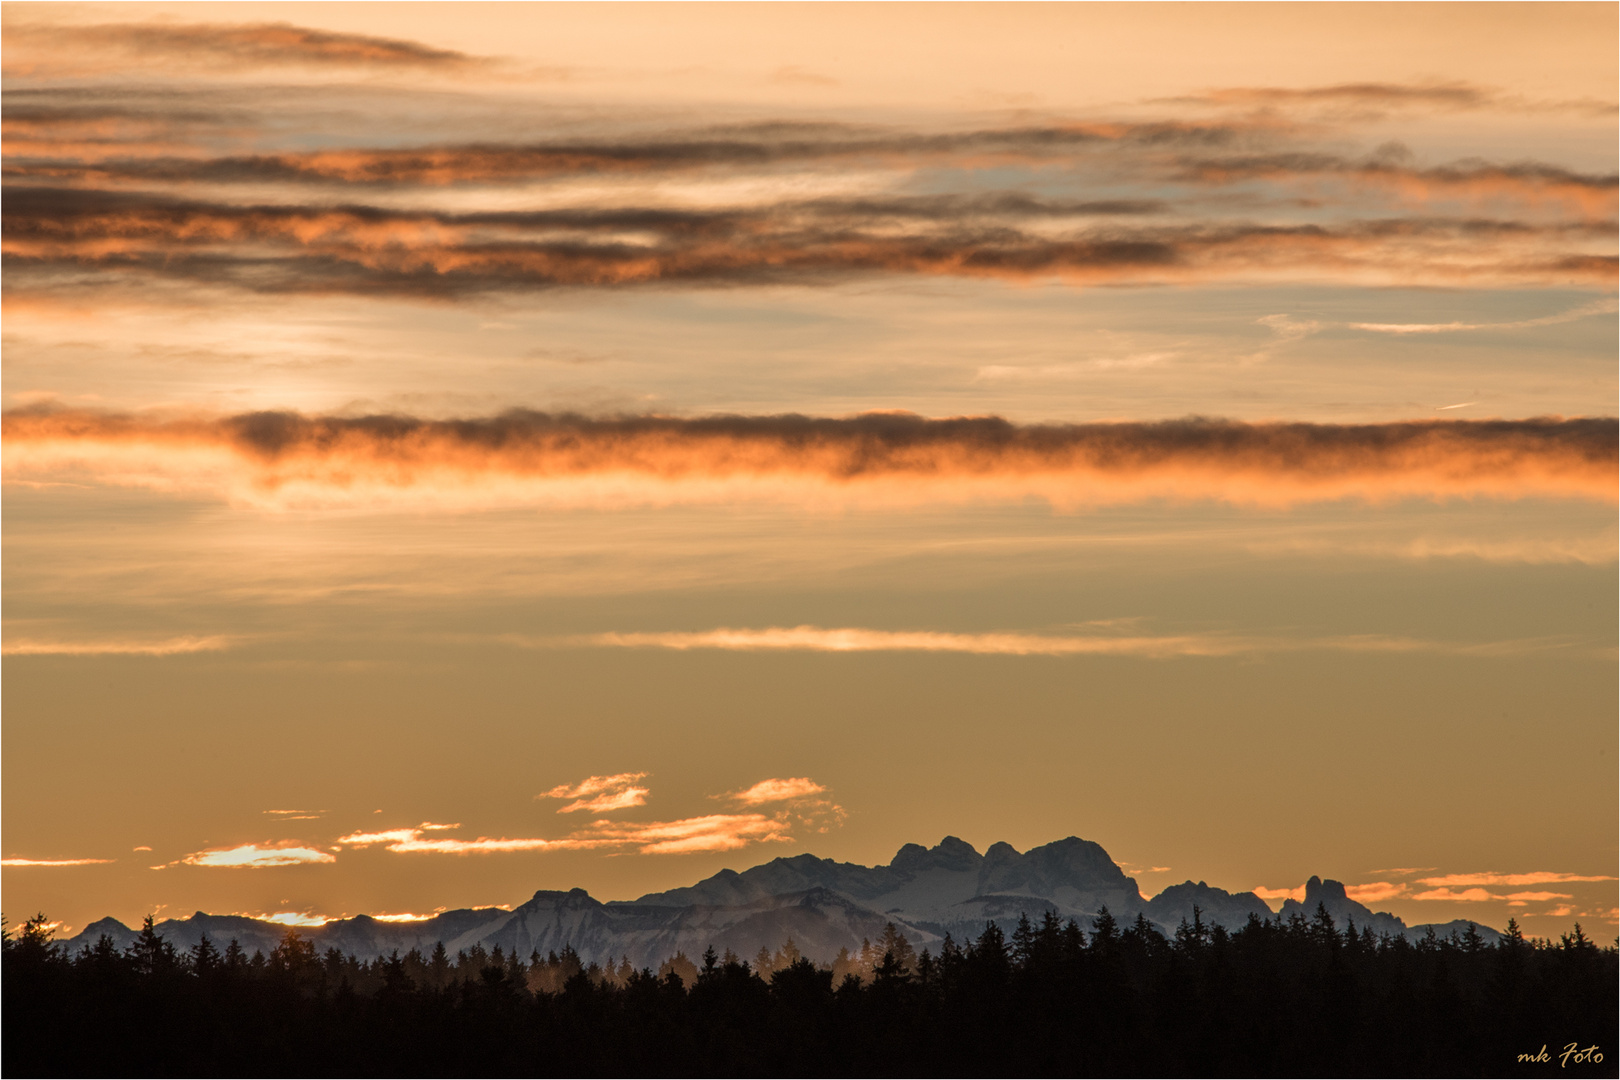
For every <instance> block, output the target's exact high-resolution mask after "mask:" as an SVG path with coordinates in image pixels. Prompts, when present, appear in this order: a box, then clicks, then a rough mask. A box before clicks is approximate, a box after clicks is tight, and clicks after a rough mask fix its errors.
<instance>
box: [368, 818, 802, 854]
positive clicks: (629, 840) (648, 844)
mask: <svg viewBox="0 0 1620 1080" xmlns="http://www.w3.org/2000/svg"><path fill="white" fill-rule="evenodd" d="M789 828H790V825H789V823H788V821H787V820H786V819H785V818H784V817H782V816H767V815H765V814H707V815H704V816H702V817H693V818H681V819H679V820H676V821H653V822H610V821H596V822H592V823H591V825H590V826H589V827H587V828H585V829H581V830H579V831H577V832H575V833H572V834H570V835H569V836H566V837H563V838H560V839H556V840H548V839H541V838H538V837H525V838H518V839H508V838H505V837H502V838H500V839H490V838H488V837H482V836H481V837H479V838H478V839H476V840H456V839H450V838H436V839H429V838H427V837H424V836H423V835H422V830H420V829H390V830H387V831H384V832H377V833H364V832H362V833H351V834H349V835H348V836H342V837H339V838H338V841H337V842H338V843H339V844H344V845H347V846H350V847H367V846H371V845H384V847H385V850H387V851H392V852H395V853H397V854H434V855H488V854H494V853H504V852H516V851H582V850H599V849H604V848H607V849H615V848H625V847H634V848H636V849H637V850H638V851H639V852H640V853H641V854H643V855H675V854H684V853H689V852H696V851H734V850H737V849H738V848H744V847H748V846H749V845H751V844H756V843H764V842H782V841H787V840H790V839H792V837H791V835H790V834H789Z"/></svg>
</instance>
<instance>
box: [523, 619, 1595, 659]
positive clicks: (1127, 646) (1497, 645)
mask: <svg viewBox="0 0 1620 1080" xmlns="http://www.w3.org/2000/svg"><path fill="white" fill-rule="evenodd" d="M522 643H523V644H528V645H531V646H550V647H559V646H568V645H584V646H601V647H608V648H626V649H675V650H679V651H686V650H691V649H722V650H733V651H740V652H761V651H804V652H834V653H847V652H945V653H973V654H978V655H981V656H1136V657H1144V658H1148V659H1166V658H1170V657H1182V656H1211V657H1219V656H1241V655H1251V654H1261V653H1284V652H1311V651H1325V652H1352V653H1436V654H1443V655H1453V656H1511V655H1517V654H1528V653H1536V652H1544V651H1547V650H1549V649H1558V648H1567V647H1569V646H1570V645H1571V644H1572V643H1571V642H1568V641H1565V640H1561V639H1560V640H1556V641H1554V640H1525V641H1497V642H1448V641H1432V640H1423V639H1417V638H1397V637H1384V636H1380V635H1374V634H1365V635H1355V636H1342V637H1319V638H1310V637H1300V636H1293V635H1290V636H1286V637H1281V636H1279V637H1254V636H1240V635H1235V634H1234V635H1223V634H1179V635H1177V634H1166V635H1160V636H1142V635H1132V636H1124V635H1117V636H1110V635H1102V634H1097V635H1085V636H1062V635H1057V634H1022V633H979V634H959V633H945V632H941V631H930V630H872V629H866V628H862V627H837V628H823V627H819V626H792V627H774V626H773V627H765V628H761V629H732V628H729V627H723V628H721V629H717V630H700V631H671V632H650V633H606V634H589V635H582V636H578V637H572V638H568V637H563V638H552V639H525V640H524V641H523V642H522Z"/></svg>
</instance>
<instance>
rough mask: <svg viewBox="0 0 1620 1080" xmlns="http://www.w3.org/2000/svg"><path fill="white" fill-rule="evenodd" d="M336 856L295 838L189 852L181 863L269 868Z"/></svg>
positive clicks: (320, 860)
mask: <svg viewBox="0 0 1620 1080" xmlns="http://www.w3.org/2000/svg"><path fill="white" fill-rule="evenodd" d="M336 861H337V857H336V856H335V855H332V854H330V853H328V852H325V851H319V850H317V849H315V848H312V847H304V846H302V845H300V844H298V843H296V842H294V841H285V842H282V843H279V844H278V843H273V842H266V843H264V844H242V845H240V846H238V847H233V848H213V849H210V850H208V851H198V852H194V853H193V854H190V855H187V856H186V857H185V858H183V859H181V860H180V862H182V863H184V864H185V865H187V866H210V867H224V868H228V869H250V870H262V869H265V868H267V867H279V866H305V865H309V864H312V863H332V862H336Z"/></svg>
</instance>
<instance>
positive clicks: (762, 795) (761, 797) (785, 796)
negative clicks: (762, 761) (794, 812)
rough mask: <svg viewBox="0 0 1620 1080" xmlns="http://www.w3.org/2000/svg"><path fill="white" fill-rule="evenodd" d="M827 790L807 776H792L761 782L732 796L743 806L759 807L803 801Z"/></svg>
mask: <svg viewBox="0 0 1620 1080" xmlns="http://www.w3.org/2000/svg"><path fill="white" fill-rule="evenodd" d="M826 790H827V789H826V787H825V786H823V785H821V784H818V783H816V782H815V781H814V780H812V779H810V778H809V777H808V776H794V777H787V778H785V779H783V778H773V779H770V780H761V781H760V782H759V783H757V784H755V785H754V786H753V787H750V788H746V789H744V790H742V791H739V792H737V793H736V794H735V795H733V796H732V798H733V799H736V800H737V801H738V802H740V803H742V804H743V805H744V806H759V805H761V804H763V803H769V802H782V801H784V800H789V799H805V798H809V797H811V796H814V795H820V794H822V793H823V792H825V791H826Z"/></svg>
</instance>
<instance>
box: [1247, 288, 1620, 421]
mask: <svg viewBox="0 0 1620 1080" xmlns="http://www.w3.org/2000/svg"><path fill="white" fill-rule="evenodd" d="M1616 311H1620V301H1616V300H1615V299H1614V298H1613V297H1606V298H1604V299H1601V300H1594V301H1592V302H1591V303H1587V304H1581V305H1578V306H1576V307H1573V308H1570V309H1569V310H1567V311H1560V312H1558V313H1557V314H1554V315H1543V316H1541V317H1539V318H1534V319H1516V320H1514V321H1512V322H1494V323H1465V322H1447V323H1367V322H1320V321H1317V320H1304V319H1294V318H1291V317H1290V316H1288V315H1267V316H1265V317H1264V318H1261V319H1257V320H1256V322H1259V323H1260V324H1261V325H1263V326H1269V327H1270V328H1271V329H1272V330H1273V331H1275V332H1276V333H1277V334H1278V335H1279V336H1281V337H1284V338H1287V339H1290V340H1294V339H1298V338H1302V337H1305V336H1306V335H1308V334H1314V333H1318V332H1320V331H1323V330H1336V329H1345V330H1363V331H1366V332H1368V333H1373V334H1398V335H1403V336H1404V335H1408V334H1455V333H1465V332H1472V331H1476V330H1492V331H1501V330H1527V329H1531V328H1534V327H1538V326H1556V325H1558V324H1559V323H1567V322H1574V321H1576V320H1577V319H1584V318H1587V317H1589V316H1594V315H1612V314H1614V313H1615V312H1616ZM1468 404H1470V405H1477V404H1479V403H1478V402H1474V401H1471V402H1468ZM1445 407H1446V408H1461V406H1459V405H1448V406H1445Z"/></svg>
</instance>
